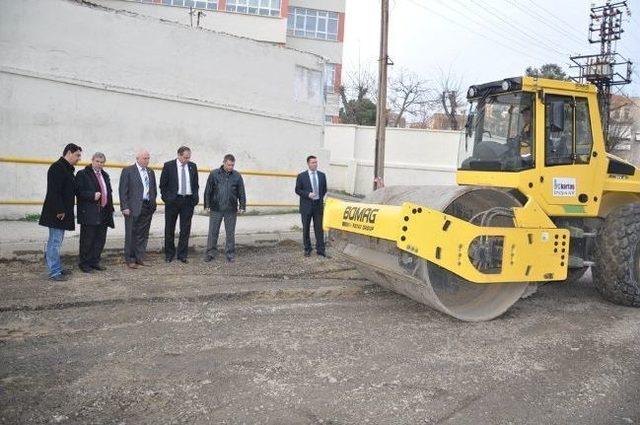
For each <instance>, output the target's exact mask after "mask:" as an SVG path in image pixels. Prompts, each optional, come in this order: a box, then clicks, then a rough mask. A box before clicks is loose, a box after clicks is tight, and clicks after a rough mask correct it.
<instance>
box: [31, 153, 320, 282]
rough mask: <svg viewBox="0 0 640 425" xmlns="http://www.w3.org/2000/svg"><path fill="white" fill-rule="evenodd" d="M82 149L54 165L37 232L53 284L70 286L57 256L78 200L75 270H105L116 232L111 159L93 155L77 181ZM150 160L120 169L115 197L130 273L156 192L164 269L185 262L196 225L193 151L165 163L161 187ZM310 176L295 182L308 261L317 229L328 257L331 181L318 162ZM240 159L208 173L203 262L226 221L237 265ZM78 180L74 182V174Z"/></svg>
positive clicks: (228, 251) (138, 259)
mask: <svg viewBox="0 0 640 425" xmlns="http://www.w3.org/2000/svg"><path fill="white" fill-rule="evenodd" d="M81 156H82V148H81V147H80V146H78V145H76V144H74V143H70V144H68V145H67V146H65V148H64V150H63V153H62V157H60V159H58V160H57V161H56V162H54V163H53V164H51V166H50V167H49V170H48V173H47V194H46V197H45V201H44V204H43V207H42V213H41V215H40V222H39V224H40V225H42V226H45V227H48V228H49V239H48V242H47V246H46V250H45V259H46V263H47V269H48V273H49V278H50V279H52V280H54V281H65V280H67V279H68V275H69V274H70V273H71V271H70V270H67V269H64V268H63V267H62V262H61V259H60V248H61V245H62V241H63V239H64V232H65V231H66V230H75V214H74V204H75V201H76V199H77V220H78V224H80V244H79V256H78V265H79V268H80V270H81V271H82V272H85V273H93V272H95V271H104V270H106V268H105V267H104V266H103V265H102V264H101V262H100V259H101V255H102V251H103V249H104V246H105V242H106V237H107V228H108V227H111V228H113V227H114V219H113V214H114V206H113V190H112V187H111V181H110V178H109V174H108V173H107V172H105V171H104V165H105V162H106V156H105V155H104V154H103V153H101V152H96V153H94V154H93V156H92V158H91V163H90V164H89V165H87V166H86V167H84V168H83V169H81V170H79V171H78V172H77V173H75V165H76V164H77V163H78V162H79V161H80V158H81ZM149 160H150V155H149V152H148V151H146V150H140V151H138V152H137V154H136V162H135V163H134V164H132V165H130V166H128V167H125V168H123V169H122V173H121V174H120V183H119V187H118V194H119V198H120V210H121V211H122V215H123V216H124V223H125V242H124V260H125V263H126V266H127V267H128V268H131V269H137V268H138V267H144V266H146V265H147V264H146V263H145V252H146V249H147V242H148V239H149V229H150V227H151V220H152V217H153V214H154V212H155V211H156V208H157V204H156V198H157V187H159V188H160V196H161V198H162V201H163V202H164V204H165V215H164V217H165V231H164V253H165V261H166V262H167V263H170V262H172V261H173V260H174V259H178V260H179V261H181V262H183V263H187V262H188V259H187V257H188V253H189V236H190V233H191V219H192V217H193V212H194V209H195V207H196V206H197V205H198V204H199V201H200V197H199V190H200V186H199V183H198V167H197V165H196V164H195V163H193V162H191V149H189V148H188V147H186V146H181V147H180V148H179V149H178V152H177V157H176V159H172V160H170V161H167V162H165V163H164V166H163V168H162V172H161V174H160V184H159V186H157V185H156V177H155V173H154V171H153V170H152V169H151V168H149ZM307 166H308V170H307V171H304V172H302V173H300V174H299V175H298V178H297V179H296V187H295V192H296V194H297V195H298V196H299V197H300V214H301V217H302V224H303V241H304V255H305V256H309V255H310V254H311V251H312V247H311V239H310V235H309V233H310V227H311V222H312V221H313V226H314V233H315V237H316V251H317V253H318V255H321V256H325V257H326V254H325V244H324V233H323V230H322V214H323V208H324V196H325V195H326V193H327V179H326V176H325V174H324V173H322V172H320V171H318V169H317V168H318V160H317V158H316V157H315V156H309V157H308V158H307ZM234 167H235V158H234V156H233V155H231V154H227V155H225V156H224V159H223V162H222V165H221V166H220V167H219V168H216V169H214V170H212V171H211V173H209V177H208V179H207V183H206V186H205V190H204V208H205V210H208V211H209V233H208V238H207V248H206V251H205V253H204V261H205V262H210V261H212V260H214V259H215V258H216V257H217V254H218V247H217V245H218V236H219V233H220V226H221V224H222V222H223V221H224V226H225V233H226V243H225V250H224V253H225V257H226V260H227V261H228V262H230V263H233V262H234V261H235V253H236V251H235V227H236V219H237V215H238V214H242V213H244V212H245V211H246V207H247V199H246V194H245V188H244V181H243V179H242V175H241V174H240V173H239V172H238V171H236V170H234ZM74 173H75V174H74ZM178 220H179V222H180V233H179V236H178V246H177V248H176V245H175V228H176V223H177V222H178Z"/></svg>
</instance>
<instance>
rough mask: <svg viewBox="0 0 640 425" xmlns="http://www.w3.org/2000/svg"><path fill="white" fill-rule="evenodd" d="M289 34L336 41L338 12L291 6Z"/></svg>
mask: <svg viewBox="0 0 640 425" xmlns="http://www.w3.org/2000/svg"><path fill="white" fill-rule="evenodd" d="M287 34H288V35H293V36H295V37H307V38H318V39H320V40H333V41H335V40H337V39H338V14H337V13H336V12H327V11H324V10H315V9H305V8H302V7H290V8H289V18H288V19H287Z"/></svg>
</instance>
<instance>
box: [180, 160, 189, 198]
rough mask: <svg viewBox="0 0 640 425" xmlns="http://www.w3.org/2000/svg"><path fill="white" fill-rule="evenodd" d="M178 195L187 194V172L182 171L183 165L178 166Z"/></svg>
mask: <svg viewBox="0 0 640 425" xmlns="http://www.w3.org/2000/svg"><path fill="white" fill-rule="evenodd" d="M179 194H180V195H183V196H184V195H186V194H187V172H186V171H185V169H184V164H180V193H179Z"/></svg>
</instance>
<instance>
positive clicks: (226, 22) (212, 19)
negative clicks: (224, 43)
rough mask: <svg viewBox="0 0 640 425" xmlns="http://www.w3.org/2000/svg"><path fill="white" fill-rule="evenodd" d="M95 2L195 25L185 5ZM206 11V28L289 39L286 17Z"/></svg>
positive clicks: (260, 37)
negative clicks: (287, 37) (287, 36)
mask: <svg viewBox="0 0 640 425" xmlns="http://www.w3.org/2000/svg"><path fill="white" fill-rule="evenodd" d="M92 3H96V4H99V5H102V6H106V7H109V8H112V9H118V10H127V11H130V12H134V13H137V14H140V15H146V16H151V17H154V18H159V19H160V18H161V19H167V20H169V21H173V22H179V23H181V24H184V25H191V23H192V18H191V15H189V9H188V8H184V7H175V6H163V5H158V4H147V3H137V2H135V1H130V0H92ZM203 12H204V16H201V17H200V27H202V28H204V29H209V30H213V31H217V32H224V33H227V34H234V35H238V36H242V37H248V38H252V39H254V40H260V41H269V42H272V43H282V44H284V43H285V42H286V33H287V19H286V18H281V17H271V16H255V15H247V14H242V13H229V12H225V11H215V10H203ZM196 24H197V20H196V17H195V16H194V17H193V26H196Z"/></svg>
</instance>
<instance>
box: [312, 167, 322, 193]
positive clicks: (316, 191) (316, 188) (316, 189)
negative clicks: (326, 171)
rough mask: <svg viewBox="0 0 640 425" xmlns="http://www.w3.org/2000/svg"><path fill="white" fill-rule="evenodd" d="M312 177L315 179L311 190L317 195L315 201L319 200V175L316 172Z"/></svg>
mask: <svg viewBox="0 0 640 425" xmlns="http://www.w3.org/2000/svg"><path fill="white" fill-rule="evenodd" d="M311 176H312V177H313V178H312V179H311V186H312V187H311V189H313V193H315V194H316V196H315V197H314V199H318V198H319V195H320V194H319V193H318V174H317V173H316V172H315V171H314V172H313V173H311Z"/></svg>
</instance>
